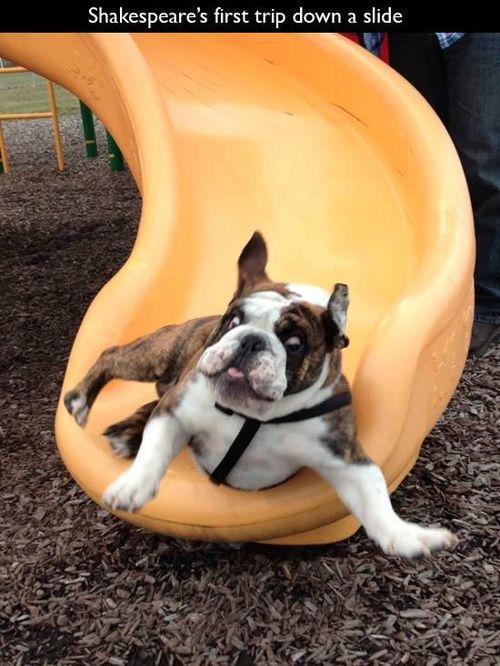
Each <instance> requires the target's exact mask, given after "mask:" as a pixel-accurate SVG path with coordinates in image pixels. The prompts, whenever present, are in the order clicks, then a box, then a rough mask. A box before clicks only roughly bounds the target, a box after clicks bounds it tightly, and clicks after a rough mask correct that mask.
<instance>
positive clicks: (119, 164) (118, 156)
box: [106, 130, 123, 171]
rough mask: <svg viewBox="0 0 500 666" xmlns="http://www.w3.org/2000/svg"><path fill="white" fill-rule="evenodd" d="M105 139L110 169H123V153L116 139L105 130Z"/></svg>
mask: <svg viewBox="0 0 500 666" xmlns="http://www.w3.org/2000/svg"><path fill="white" fill-rule="evenodd" d="M106 140H107V142H108V158H109V166H110V167H111V171H123V155H122V153H121V150H120V149H119V148H118V145H117V143H116V141H115V140H114V139H113V137H112V136H111V134H110V133H109V132H108V131H107V130H106Z"/></svg>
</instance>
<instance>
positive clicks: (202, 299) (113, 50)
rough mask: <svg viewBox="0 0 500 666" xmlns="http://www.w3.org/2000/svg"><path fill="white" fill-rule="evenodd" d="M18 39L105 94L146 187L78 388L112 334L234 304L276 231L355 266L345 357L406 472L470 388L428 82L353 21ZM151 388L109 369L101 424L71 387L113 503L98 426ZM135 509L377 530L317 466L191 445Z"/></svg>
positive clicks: (90, 459)
mask: <svg viewBox="0 0 500 666" xmlns="http://www.w3.org/2000/svg"><path fill="white" fill-rule="evenodd" d="M0 55H2V56H4V57H7V58H10V59H12V60H14V61H15V62H18V63H20V64H23V65H25V66H26V67H28V68H30V69H32V70H34V71H37V72H39V73H41V74H43V75H45V76H48V77H50V78H52V79H53V80H54V81H56V82H58V83H61V84H62V85H64V86H65V87H67V88H69V89H70V90H72V91H73V92H75V94H77V95H78V96H79V97H80V98H81V99H82V100H83V101H84V102H85V103H86V104H88V105H89V106H90V107H91V108H92V109H93V110H94V111H95V112H96V114H97V115H98V116H99V117H100V118H101V119H102V120H103V122H104V123H105V124H106V126H107V127H108V129H109V130H110V131H111V133H112V134H113V136H114V137H115V139H116V140H117V142H118V144H119V145H120V147H121V149H122V151H123V153H124V156H125V158H126V160H127V162H128V164H129V166H130V168H131V170H132V173H133V175H134V177H135V179H136V182H137V184H138V187H139V189H140V190H141V193H142V197H143V211H142V218H141V224H140V229H139V233H138V237H137V241H136V243H135V247H134V250H133V252H132V254H131V256H130V258H129V259H128V261H127V262H126V264H125V265H124V266H123V268H122V269H121V270H120V271H119V272H118V274H117V275H116V276H115V277H114V278H113V279H112V280H111V281H110V282H109V283H108V284H107V285H106V286H105V287H104V289H103V290H102V291H101V292H100V294H99V295H98V296H97V297H96V299H95V301H94V302H93V303H92V305H91V307H90V308H89V310H88V312H87V314H86V316H85V319H84V321H83V323H82V324H81V326H80V329H79V331H78V334H77V337H76V340H75V343H74V346H73V350H72V353H71V357H70V359H69V362H68V368H67V372H66V377H65V380H64V387H63V391H65V390H67V389H68V388H70V387H72V386H73V385H74V384H75V383H76V382H77V381H78V380H79V379H80V378H81V376H82V375H83V374H84V373H85V371H86V370H87V369H88V367H89V366H90V364H91V363H92V362H93V361H94V360H95V358H96V357H97V355H98V354H99V353H100V351H102V350H103V349H104V348H106V347H108V346H111V345H114V344H120V343H123V342H126V341H129V340H131V339H133V338H134V337H136V336H138V335H140V334H143V333H146V332H148V331H151V330H154V329H155V328H157V327H158V326H161V325H163V324H165V323H171V322H179V321H182V320H184V319H186V318H188V317H192V316H197V315H204V314H208V313H214V312H222V311H223V310H224V307H225V304H226V302H227V301H228V299H229V297H230V296H231V294H232V291H233V288H234V285H235V278H236V271H235V261H236V258H237V256H238V253H239V250H240V249H241V247H242V246H243V244H244V243H245V241H246V240H247V239H248V238H249V236H250V235H251V233H252V232H253V231H254V230H255V229H260V230H261V231H262V232H263V233H264V235H265V237H266V239H267V242H268V245H269V250H270V264H269V272H270V275H271V276H273V277H274V278H276V279H279V280H285V281H286V280H290V281H301V282H310V283H313V284H318V285H321V286H323V287H325V288H327V289H329V288H330V287H331V286H332V285H333V283H334V282H346V283H348V284H349V286H350V290H351V303H352V305H351V308H350V313H349V323H348V334H349V337H350V339H351V345H350V346H349V348H348V349H347V350H346V352H345V370H346V373H347V375H348V377H349V379H350V380H351V382H352V385H353V392H354V400H355V407H356V414H357V419H358V424H359V434H360V439H361V441H362V443H363V446H364V448H365V450H366V451H367V452H368V453H369V454H370V455H371V456H372V458H374V459H375V460H376V461H377V462H378V463H379V464H381V466H382V469H383V471H384V474H385V476H386V479H387V481H388V483H389V486H390V488H391V490H393V489H394V488H395V487H396V486H397V485H398V484H399V483H400V482H401V481H402V479H403V478H404V476H405V475H406V474H407V473H408V472H409V470H410V469H411V467H412V465H413V464H414V462H415V460H416V457H417V455H418V452H419V449H420V446H421V443H422V441H423V439H424V437H425V435H426V434H427V433H428V432H429V430H430V429H431V428H432V426H433V424H434V423H435V421H436V420H437V419H438V418H439V416H440V414H441V413H442V412H443V410H444V409H445V407H446V405H447V403H448V401H449V399H450V397H451V395H452V394H453V391H454V389H455V386H456V384H457V382H458V379H459V377H460V374H461V371H462V368H463V364H464V360H465V357H466V353H467V347H468V340H469V335H470V327H471V312H472V290H471V286H472V270H473V260H474V242H473V231H472V223H471V212H470V204H469V199H468V194H467V189H466V186H465V181H464V177H463V174H462V171H461V168H460V165H459V161H458V158H457V156H456V154H455V151H454V149H453V146H452V144H451V141H450V139H449V137H448V135H447V134H446V132H445V130H444V128H443V127H442V125H441V124H440V122H439V120H438V119H437V118H436V116H435V115H434V113H433V112H432V111H431V109H430V108H429V107H428V106H427V104H426V103H425V102H424V101H423V99H422V98H421V97H420V96H419V95H418V93H416V92H415V91H414V90H413V89H412V88H411V86H409V85H408V84H407V83H406V82H405V81H403V80H402V79H401V78H400V77H399V76H398V75H397V74H396V73H394V72H393V71H392V70H390V69H389V68H388V67H386V66H385V65H384V64H383V63H380V62H378V61H377V60H376V59H375V58H373V57H372V56H370V55H369V54H367V53H366V52H364V51H363V50H362V49H360V48H359V47H357V46H356V45H354V44H352V43H350V42H348V41H347V40H345V39H343V38H342V37H340V36H328V35H305V34H303V35H276V34H275V35H160V34H149V35H148V34H140V35H136V36H131V35H73V34H69V35H64V34H57V35H42V34H34V35H22V37H20V36H18V35H13V34H3V35H0ZM110 242H111V240H110ZM54 270H57V268H56V267H55V268H54ZM63 317H64V312H61V318H63ZM78 324H79V322H75V323H74V325H75V331H76V329H77V327H78ZM151 395H152V389H151V387H149V386H144V385H141V384H136V383H124V382H119V381H115V382H112V383H111V384H110V385H109V386H108V387H107V388H106V389H105V390H104V391H103V392H102V394H101V396H100V397H99V399H98V400H97V403H96V405H95V407H94V409H93V412H92V414H91V418H90V421H89V424H88V426H87V428H86V430H81V429H79V428H78V426H77V425H76V424H75V423H74V422H73V421H72V420H71V419H70V417H69V416H68V415H67V414H66V412H65V411H64V409H63V408H62V406H61V404H60V405H59V407H58V410H57V417H56V437H57V443H58V447H59V451H60V453H61V455H62V457H63V459H64V462H65V464H66V465H67V467H68V469H69V471H70V472H71V474H72V475H73V476H74V478H75V479H76V481H77V482H78V483H79V484H80V485H81V486H82V487H83V488H84V489H85V491H86V492H87V493H88V494H89V495H90V496H91V497H92V498H93V499H94V500H95V501H97V502H99V500H100V496H101V494H102V491H103V489H104V488H105V487H106V485H107V484H108V483H109V482H111V481H112V480H113V479H114V478H115V477H116V476H117V475H118V473H119V472H121V471H122V470H123V469H125V467H126V465H127V463H126V462H124V461H122V460H118V459H116V458H114V457H113V456H112V454H111V452H110V451H109V449H108V447H107V445H106V442H105V441H104V439H103V438H102V437H101V436H100V433H101V432H102V430H103V429H104V427H106V426H107V425H109V424H110V423H112V422H113V421H116V420H118V419H120V418H122V417H124V416H126V415H127V414H128V413H129V412H130V411H132V410H133V409H134V408H135V407H137V406H139V405H140V404H143V403H144V402H146V401H147V400H149V399H150V396H151ZM120 516H121V517H122V518H124V519H126V520H130V521H131V522H133V523H136V524H138V525H142V526H143V527H147V528H150V529H153V530H156V531H160V532H164V533H167V534H172V535H176V536H181V537H188V538H195V539H229V540H233V541H238V540H241V541H246V540H262V541H270V542H274V543H321V542H328V541H336V540H339V539H341V538H345V537H346V536H348V535H349V534H352V533H353V532H354V531H355V530H356V529H357V527H358V525H357V523H356V522H355V521H354V520H353V518H352V517H351V516H348V514H347V511H346V509H345V508H344V507H343V505H342V504H341V503H340V502H339V500H338V499H337V497H336V495H335V493H334V492H333V491H332V490H331V489H330V488H328V486H327V485H326V484H325V483H324V482H323V481H321V480H319V479H318V478H317V477H316V476H315V475H314V474H313V473H312V472H309V471H303V472H301V473H300V474H299V475H297V476H296V477H295V478H294V479H292V480H290V481H289V482H287V483H285V484H283V485H281V486H279V487H277V488H273V489H270V490H267V491H262V492H257V493H248V492H238V491H235V490H231V489H229V488H224V487H222V488H218V487H215V486H213V485H212V484H210V482H209V481H208V480H207V479H206V478H205V477H204V476H203V475H202V474H200V473H199V472H198V471H197V469H196V468H195V466H194V464H193V463H192V461H191V460H190V458H189V456H188V454H187V452H183V453H181V454H180V455H179V456H178V458H177V459H176V460H175V461H174V463H173V464H172V465H171V467H170V469H169V470H168V472H167V474H166V476H165V478H164V481H163V482H162V485H161V490H160V493H159V495H158V497H157V498H155V499H154V500H153V501H152V502H151V503H149V504H148V505H146V506H145V507H144V509H143V510H142V511H141V512H140V513H139V514H134V515H127V514H120Z"/></svg>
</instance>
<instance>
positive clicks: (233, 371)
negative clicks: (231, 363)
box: [226, 367, 245, 379]
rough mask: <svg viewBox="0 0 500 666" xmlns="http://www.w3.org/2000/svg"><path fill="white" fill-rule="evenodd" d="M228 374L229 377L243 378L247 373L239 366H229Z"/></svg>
mask: <svg viewBox="0 0 500 666" xmlns="http://www.w3.org/2000/svg"><path fill="white" fill-rule="evenodd" d="M226 373H227V376H228V377H229V379H242V378H243V377H244V376H245V375H244V374H243V372H241V370H238V369H237V368H232V367H231V368H228V369H227V370H226Z"/></svg>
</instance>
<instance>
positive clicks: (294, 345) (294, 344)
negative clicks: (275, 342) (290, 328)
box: [284, 335, 304, 352]
mask: <svg viewBox="0 0 500 666" xmlns="http://www.w3.org/2000/svg"><path fill="white" fill-rule="evenodd" d="M284 345H285V347H286V349H287V351H290V352H299V351H301V350H302V348H303V346H304V341H303V340H302V338H301V337H300V336H299V335H291V336H290V337H289V338H287V339H286V340H285V341H284Z"/></svg>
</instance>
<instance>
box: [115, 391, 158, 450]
mask: <svg viewBox="0 0 500 666" xmlns="http://www.w3.org/2000/svg"><path fill="white" fill-rule="evenodd" d="M157 404H158V400H153V401H152V402H148V404H147V405H143V406H142V407H140V408H139V409H138V410H137V411H136V412H134V413H133V414H131V415H130V416H129V417H127V418H126V419H123V421H118V423H113V425H110V426H109V427H108V428H106V430H105V431H104V432H103V435H104V436H105V437H107V438H108V440H109V443H110V446H111V449H112V450H113V453H115V454H116V455H117V456H119V457H120V458H135V456H136V455H137V452H138V451H139V447H140V445H141V441H142V433H143V432H144V427H145V426H146V423H147V422H148V420H149V417H150V416H151V413H152V411H153V409H154V408H155V407H156V405H157Z"/></svg>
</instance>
